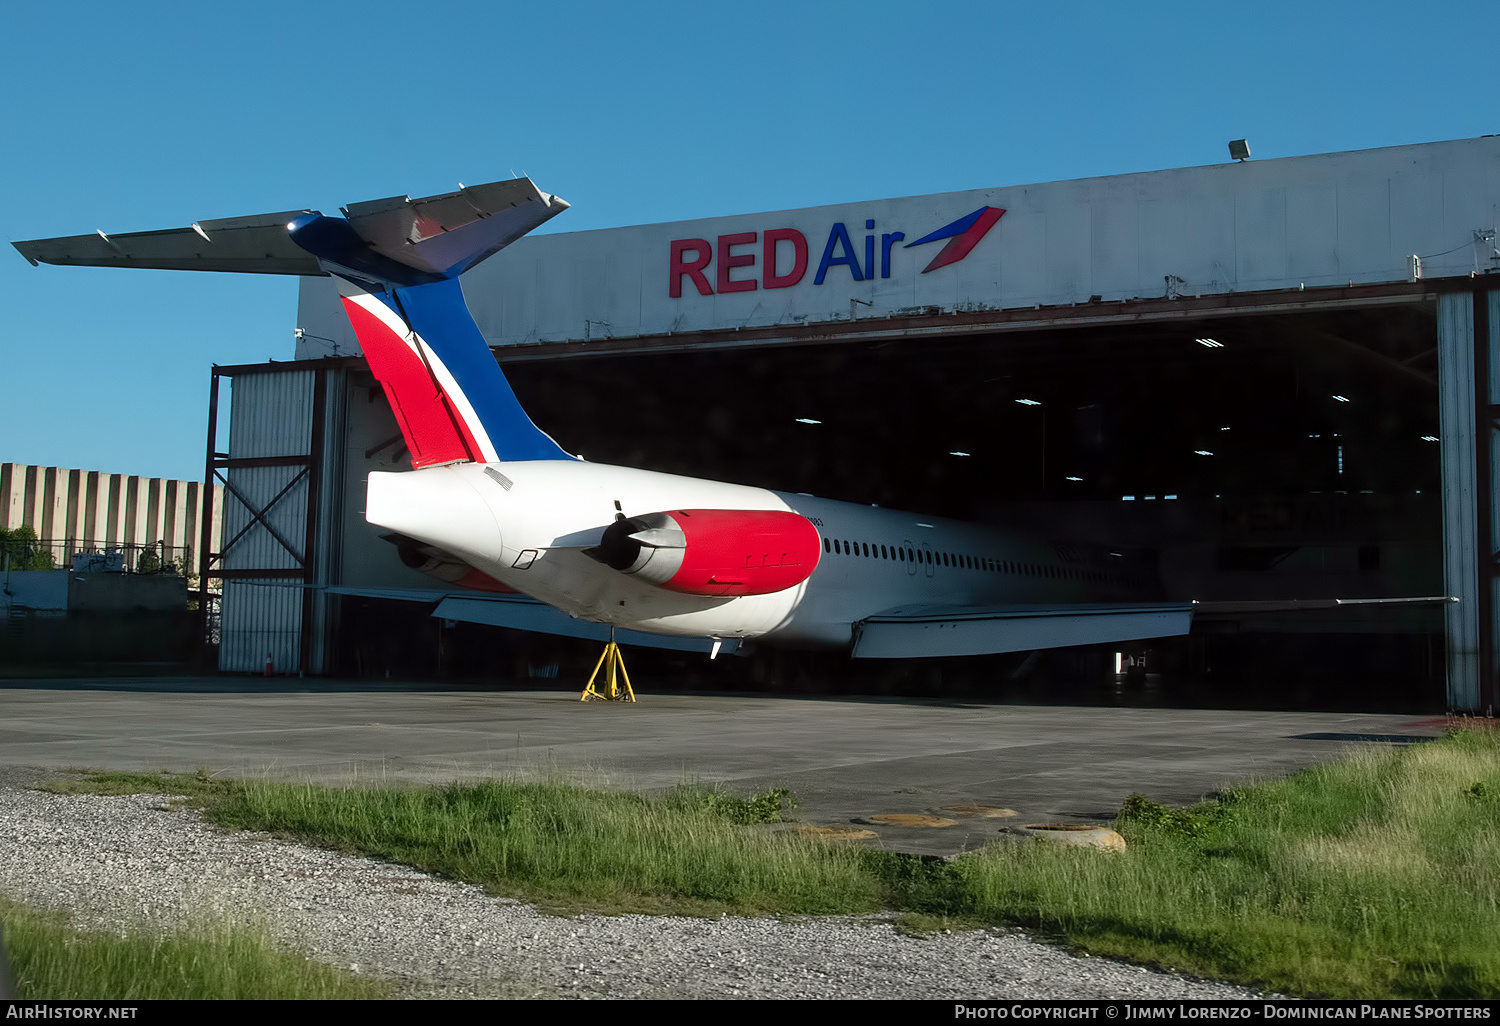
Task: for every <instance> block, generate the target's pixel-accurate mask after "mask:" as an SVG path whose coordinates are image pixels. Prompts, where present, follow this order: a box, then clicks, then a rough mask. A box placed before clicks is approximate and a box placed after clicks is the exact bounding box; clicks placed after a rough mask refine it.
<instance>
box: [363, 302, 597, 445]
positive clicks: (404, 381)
mask: <svg viewBox="0 0 1500 1026" xmlns="http://www.w3.org/2000/svg"><path fill="white" fill-rule="evenodd" d="M347 291H350V292H353V293H354V294H353V295H345V296H344V297H343V304H344V310H345V312H346V313H347V314H348V315H349V322H350V323H351V324H352V325H353V326H354V333H355V335H356V336H357V337H358V338H359V344H360V346H361V348H363V349H364V353H365V359H366V360H367V361H368V362H369V364H370V370H371V371H372V372H373V373H374V375H375V377H376V379H377V380H379V382H380V384H381V387H382V388H383V389H384V390H385V394H386V398H387V399H389V400H390V404H391V411H392V412H393V413H395V415H396V423H397V424H398V425H399V426H400V428H401V436H402V438H404V439H405V440H406V447H407V449H409V450H410V451H411V460H412V466H414V467H416V468H417V469H421V468H422V467H430V466H433V465H435V464H440V463H453V462H457V461H472V462H475V463H494V462H498V461H504V460H563V459H572V457H571V456H569V455H568V454H567V453H566V452H564V451H563V450H562V448H561V447H559V446H558V444H557V443H556V442H554V441H553V440H552V438H551V437H550V436H549V435H547V434H546V432H544V431H542V430H541V429H540V428H538V427H537V426H536V425H535V424H533V423H532V421H531V418H530V417H528V416H527V415H526V411H525V410H524V409H522V408H521V404H520V402H519V401H518V400H517V399H516V395H515V392H513V391H512V390H511V387H510V382H508V381H506V380H505V375H504V373H502V372H501V370H500V365H499V364H498V363H496V362H495V356H494V354H493V353H492V352H490V347H489V345H488V344H487V343H486V342H485V341H484V337H483V336H482V335H480V333H479V328H478V327H477V326H475V324H474V319H473V318H472V317H470V316H469V311H468V308H467V307H466V306H465V305H464V298H463V293H462V291H461V290H460V287H459V283H458V279H456V278H449V279H445V280H441V281H437V282H432V283H430V284H425V285H414V286H409V287H406V288H398V289H394V290H392V291H389V292H368V291H365V290H363V289H349V290H347Z"/></svg>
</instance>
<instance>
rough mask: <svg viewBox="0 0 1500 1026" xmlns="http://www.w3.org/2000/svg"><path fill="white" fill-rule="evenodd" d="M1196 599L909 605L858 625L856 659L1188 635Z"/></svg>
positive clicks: (985, 652) (1020, 649)
mask: <svg viewBox="0 0 1500 1026" xmlns="http://www.w3.org/2000/svg"><path fill="white" fill-rule="evenodd" d="M1192 622H1193V605H1192V603H1191V602H1177V603H1161V602H1156V603H1120V604H1111V605H1061V606H991V607H979V606H909V607H903V608H899V609H893V610H891V611H890V612H888V613H883V614H881V615H879V616H872V617H869V618H868V619H866V620H862V621H860V622H859V623H857V624H855V625H854V651H853V653H852V655H853V656H854V658H856V659H918V658H936V657H942V656H966V655H991V654H995V653H999V652H1030V651H1033V650H1035V649H1039V648H1065V647H1067V646H1070V645H1105V644H1113V643H1115V642H1120V641H1140V640H1143V639H1145V638H1165V637H1172V636H1175V635H1181V634H1186V633H1187V632H1188V629H1189V628H1190V627H1191V626H1192Z"/></svg>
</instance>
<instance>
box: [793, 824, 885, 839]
mask: <svg viewBox="0 0 1500 1026" xmlns="http://www.w3.org/2000/svg"><path fill="white" fill-rule="evenodd" d="M787 832H788V833H793V834H802V835H803V836H804V837H821V838H823V839H824V840H825V841H868V840H870V839H871V838H872V837H879V836H880V835H879V834H877V833H876V832H875V831H873V830H861V829H859V828H858V827H844V826H812V825H804V826H794V827H789V828H787Z"/></svg>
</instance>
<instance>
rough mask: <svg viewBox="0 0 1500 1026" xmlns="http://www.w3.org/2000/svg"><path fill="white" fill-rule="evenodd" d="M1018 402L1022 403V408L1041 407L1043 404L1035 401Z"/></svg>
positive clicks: (1022, 400) (1023, 400)
mask: <svg viewBox="0 0 1500 1026" xmlns="http://www.w3.org/2000/svg"><path fill="white" fill-rule="evenodd" d="M1016 402H1018V403H1020V404H1021V405H1022V406H1040V405H1042V404H1041V403H1039V402H1037V401H1036V400H1035V399H1017V400H1016Z"/></svg>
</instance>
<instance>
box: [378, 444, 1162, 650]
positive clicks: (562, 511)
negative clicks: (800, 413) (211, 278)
mask: <svg viewBox="0 0 1500 1026" xmlns="http://www.w3.org/2000/svg"><path fill="white" fill-rule="evenodd" d="M678 509H727V510H790V511H792V512H795V513H798V514H800V515H802V516H804V517H806V518H807V519H808V520H809V521H811V522H812V524H813V526H814V527H816V528H817V530H818V533H819V535H820V536H821V539H822V542H823V545H822V549H821V551H820V555H819V562H818V565H817V567H816V569H815V570H813V572H812V573H811V575H810V576H809V577H808V578H807V579H806V580H805V581H803V582H802V583H801V584H798V585H796V586H794V587H791V588H787V589H785V590H783V591H779V592H774V593H772V594H765V595H741V596H737V597H724V596H706V595H691V594H682V593H679V592H674V591H668V590H665V589H663V588H661V587H658V586H656V585H653V584H651V583H649V582H646V581H642V580H638V579H636V578H634V577H631V576H628V575H627V574H624V573H621V572H619V571H616V570H613V569H611V568H609V567H608V566H605V565H603V564H602V563H600V562H598V561H597V560H595V559H593V558H591V557H590V556H588V555H586V554H585V552H584V550H585V549H588V548H591V547H593V546H595V545H598V544H599V542H600V538H601V536H602V535H603V533H604V530H605V528H606V527H608V526H609V525H610V524H611V523H612V522H613V521H614V520H616V519H617V518H618V517H620V516H625V517H633V516H639V515H643V514H647V513H657V512H667V511H671V510H678ZM365 515H366V519H367V520H368V521H369V522H370V523H372V524H376V525H378V526H381V527H385V528H388V529H390V530H393V531H397V532H399V533H401V534H403V535H407V536H409V537H412V538H416V539H418V540H420V541H423V542H426V543H428V544H431V545H434V546H437V547H439V548H442V549H444V550H446V551H448V552H451V553H453V554H454V555H455V556H458V557H459V558H461V559H463V560H464V561H466V562H468V563H470V564H471V565H473V566H474V567H476V568H478V569H479V570H481V571H483V572H484V573H486V574H488V575H490V576H491V577H494V578H495V579H496V580H498V581H500V582H501V583H503V584H505V585H507V586H508V587H511V588H514V589H515V590H516V591H519V592H521V593H523V594H526V595H530V596H532V597H534V598H537V599H540V600H541V601H543V602H546V603H548V604H549V605H553V606H556V607H557V608H559V609H561V610H563V611H564V612H567V613H569V614H570V615H572V616H576V617H580V618H582V619H586V620H593V621H597V622H601V623H609V624H614V625H616V626H621V627H631V628H635V629H637V630H642V631H648V632H652V633H657V634H671V635H679V636H689V637H712V638H758V637H765V638H767V639H768V640H772V639H774V640H778V641H786V642H790V643H800V644H806V645H820V646H830V645H831V646H847V645H848V644H849V643H850V640H851V629H852V625H853V624H855V623H858V622H859V621H860V620H863V619H865V618H866V617H869V616H873V615H876V614H879V613H885V612H889V611H891V610H893V609H897V608H910V607H923V606H925V607H939V606H983V605H1006V604H1015V605H1021V604H1042V603H1049V604H1050V603H1082V602H1105V601H1118V600H1121V599H1126V598H1133V597H1139V595H1140V593H1141V591H1142V588H1143V587H1144V586H1146V585H1147V584H1148V582H1147V581H1145V580H1142V579H1141V578H1140V577H1139V576H1132V574H1131V573H1130V572H1128V571H1127V570H1126V569H1125V568H1124V566H1123V565H1120V564H1119V563H1118V562H1117V563H1116V564H1114V565H1111V564H1110V563H1109V561H1107V560H1105V561H1100V560H1099V559H1097V558H1086V557H1085V556H1083V555H1078V554H1075V553H1074V552H1073V551H1071V550H1070V549H1067V548H1062V547H1054V546H1053V545H1050V544H1047V543H1045V542H1041V541H1038V540H1035V539H1030V538H1027V537H1025V536H1023V535H1020V534H1017V533H1015V532H1011V531H1006V530H1001V529H997V528H991V527H984V526H980V525H976V524H968V523H963V522H960V521H954V520H946V519H943V518H940V517H930V516H922V515H919V514H913V513H904V512H900V511H897V510H886V509H880V508H877V507H873V506H860V505H856V504H854V503H848V502H838V501H835V500H831V499H819V498H815V497H813V496H810V495H801V494H791V493H786V492H774V491H769V490H767V489H764V488H753V487H749V486H746V485H736V484H728V483H725V482H721V481H707V480H702V479H698V478H690V477H679V476H677V475H673V474H659V473H655V472H652V471H646V470H635V469H631V468H627V467H611V466H605V465H600V464H593V463H585V462H582V461H571V460H546V461H536V462H518V463H495V464H479V463H462V464H454V465H451V466H445V467H431V468H428V469H425V470H417V471H411V472H409V473H400V474H396V473H372V474H371V475H370V478H369V491H368V501H367V506H366V514H365ZM1079 551H1080V552H1081V551H1082V550H1079ZM908 554H911V556H912V557H915V558H908Z"/></svg>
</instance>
